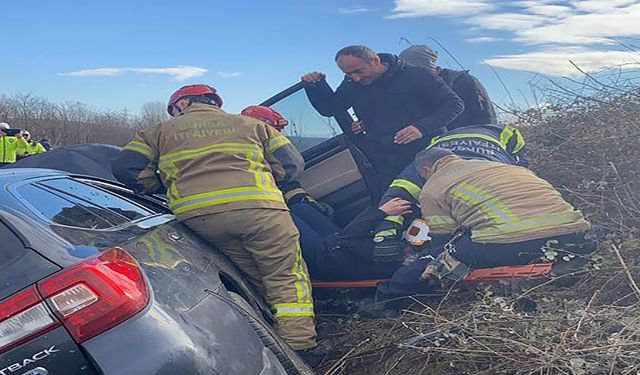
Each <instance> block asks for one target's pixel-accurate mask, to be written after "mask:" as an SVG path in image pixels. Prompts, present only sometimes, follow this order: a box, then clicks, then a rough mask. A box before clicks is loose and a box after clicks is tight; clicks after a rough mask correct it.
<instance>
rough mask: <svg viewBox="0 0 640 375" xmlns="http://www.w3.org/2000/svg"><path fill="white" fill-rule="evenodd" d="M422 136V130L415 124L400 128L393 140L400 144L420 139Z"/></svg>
mask: <svg viewBox="0 0 640 375" xmlns="http://www.w3.org/2000/svg"><path fill="white" fill-rule="evenodd" d="M420 138H422V132H421V131H420V129H418V128H417V127H415V126H414V125H409V126H407V127H406V128H403V129H400V130H399V131H398V132H397V133H396V135H395V136H394V137H393V142H394V143H396V144H399V145H406V144H407V143H411V142H413V141H416V140H418V139H420Z"/></svg>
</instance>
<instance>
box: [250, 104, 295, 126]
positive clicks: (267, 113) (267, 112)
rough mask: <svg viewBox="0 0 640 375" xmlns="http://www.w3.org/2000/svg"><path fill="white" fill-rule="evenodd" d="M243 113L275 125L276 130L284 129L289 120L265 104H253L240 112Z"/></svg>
mask: <svg viewBox="0 0 640 375" xmlns="http://www.w3.org/2000/svg"><path fill="white" fill-rule="evenodd" d="M240 114H241V115H244V116H249V117H253V118H254V119H256V120H260V121H262V122H266V123H267V124H269V125H271V126H272V127H274V128H275V129H276V130H278V131H281V130H282V129H284V127H285V126H287V124H289V121H287V120H286V119H285V118H284V117H282V115H281V114H280V113H279V112H278V111H276V110H275V109H271V108H269V107H265V106H263V105H251V106H248V107H247V108H245V109H243V110H242V112H240Z"/></svg>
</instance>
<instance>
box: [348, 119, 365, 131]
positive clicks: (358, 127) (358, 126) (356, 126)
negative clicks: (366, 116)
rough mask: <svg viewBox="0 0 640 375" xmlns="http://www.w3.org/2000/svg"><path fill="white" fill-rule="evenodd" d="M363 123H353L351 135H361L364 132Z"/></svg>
mask: <svg viewBox="0 0 640 375" xmlns="http://www.w3.org/2000/svg"><path fill="white" fill-rule="evenodd" d="M364 130H365V129H364V122H362V121H354V122H352V123H351V131H352V132H353V134H361V133H362V132H364Z"/></svg>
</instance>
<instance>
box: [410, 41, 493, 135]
mask: <svg viewBox="0 0 640 375" xmlns="http://www.w3.org/2000/svg"><path fill="white" fill-rule="evenodd" d="M399 57H400V59H402V60H404V61H405V62H407V63H408V64H411V65H415V66H420V67H424V68H428V69H431V70H433V71H434V72H435V73H436V74H437V75H438V76H439V77H440V78H442V80H443V81H444V82H445V83H446V84H447V85H448V86H449V87H451V89H453V91H454V92H455V93H456V94H457V95H458V96H459V97H460V99H462V101H464V112H462V114H461V115H460V116H458V117H457V118H456V119H455V120H454V121H453V122H451V123H450V124H449V125H447V129H448V130H453V129H456V128H461V127H463V126H471V125H484V124H497V123H498V119H497V116H496V111H495V109H494V108H493V104H491V100H489V94H487V90H486V89H485V88H484V86H483V85H482V83H480V81H478V79H477V78H476V77H474V76H472V75H471V74H469V71H468V70H452V69H443V68H441V67H439V66H438V65H436V60H437V59H438V53H437V52H436V51H434V50H432V49H431V48H429V47H428V46H425V45H412V46H411V47H409V48H407V49H405V50H404V51H402V52H400V55H399Z"/></svg>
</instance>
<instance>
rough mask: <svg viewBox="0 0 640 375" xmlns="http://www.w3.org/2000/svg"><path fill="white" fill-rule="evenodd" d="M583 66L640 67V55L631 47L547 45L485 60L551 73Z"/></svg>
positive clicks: (570, 72)
mask: <svg viewBox="0 0 640 375" xmlns="http://www.w3.org/2000/svg"><path fill="white" fill-rule="evenodd" d="M570 61H573V62H574V63H575V64H576V65H577V66H579V67H580V68H581V69H582V70H584V71H587V72H592V71H594V70H599V69H601V68H604V67H608V66H615V65H622V64H628V67H630V68H633V67H635V68H637V67H640V56H638V54H635V53H633V52H629V51H596V50H592V49H588V48H584V47H565V48H553V49H545V50H542V51H535V52H528V53H523V54H515V55H504V56H497V57H494V58H490V59H487V60H485V62H486V63H487V64H489V65H492V66H496V67H500V68H507V69H515V70H524V71H529V72H535V73H543V74H550V75H573V74H580V72H579V71H578V70H577V69H576V68H575V67H574V66H573V65H572V64H571V62H570Z"/></svg>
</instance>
